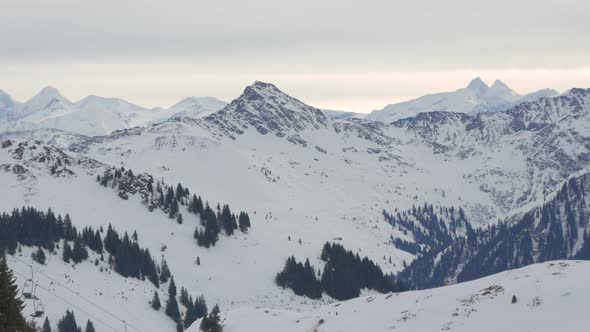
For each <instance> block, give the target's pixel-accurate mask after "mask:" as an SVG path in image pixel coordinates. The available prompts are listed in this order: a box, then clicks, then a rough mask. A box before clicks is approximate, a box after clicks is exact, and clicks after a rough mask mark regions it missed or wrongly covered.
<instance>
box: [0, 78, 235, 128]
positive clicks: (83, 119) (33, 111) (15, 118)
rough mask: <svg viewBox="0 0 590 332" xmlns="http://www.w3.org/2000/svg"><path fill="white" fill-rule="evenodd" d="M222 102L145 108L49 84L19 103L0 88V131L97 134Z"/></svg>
mask: <svg viewBox="0 0 590 332" xmlns="http://www.w3.org/2000/svg"><path fill="white" fill-rule="evenodd" d="M225 105H226V103H225V102H223V101H221V100H219V99H216V98H214V97H188V98H185V99H183V100H182V101H180V102H179V103H177V104H175V105H174V106H172V107H170V108H168V109H166V108H161V107H157V108H152V109H148V108H144V107H141V106H139V105H136V104H133V103H130V102H128V101H126V100H123V99H120V98H105V97H99V96H95V95H90V96H87V97H85V98H83V99H81V100H79V101H76V102H72V101H70V100H69V99H67V98H66V97H64V96H63V95H61V94H60V92H59V91H58V90H57V89H56V88H54V87H51V86H48V87H45V88H43V89H42V90H41V91H40V92H39V93H38V94H36V95H35V96H33V97H32V98H30V99H29V100H27V101H26V102H24V103H19V102H17V101H15V100H14V99H13V98H12V97H11V96H10V95H8V94H7V93H5V92H3V91H0V131H15V130H30V129H41V128H52V129H60V130H64V131H70V132H75V133H80V134H83V135H88V136H100V135H108V134H110V133H112V132H114V131H116V130H121V129H127V128H132V127H135V126H142V127H143V126H146V125H148V124H150V123H154V122H159V121H165V120H167V119H169V118H172V117H176V116H188V117H201V116H206V115H208V114H211V113H213V112H215V111H217V110H219V109H221V108H223V107H224V106H225Z"/></svg>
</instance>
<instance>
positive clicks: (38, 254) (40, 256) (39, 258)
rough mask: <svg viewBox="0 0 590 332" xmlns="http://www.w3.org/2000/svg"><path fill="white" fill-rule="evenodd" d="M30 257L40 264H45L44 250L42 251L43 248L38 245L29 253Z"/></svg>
mask: <svg viewBox="0 0 590 332" xmlns="http://www.w3.org/2000/svg"><path fill="white" fill-rule="evenodd" d="M31 258H33V260H34V261H35V262H37V263H39V264H41V265H44V264H45V260H46V258H45V252H44V251H43V249H41V247H38V248H37V250H36V251H35V252H34V253H32V254H31Z"/></svg>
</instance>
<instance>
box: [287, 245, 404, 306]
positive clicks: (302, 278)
mask: <svg viewBox="0 0 590 332" xmlns="http://www.w3.org/2000/svg"><path fill="white" fill-rule="evenodd" d="M321 259H322V260H323V261H324V262H326V264H325V266H324V270H323V272H322V274H321V277H320V278H318V277H316V272H315V270H314V268H313V267H312V266H311V265H310V264H309V260H306V261H305V263H304V264H302V263H298V262H297V261H296V260H295V257H289V258H287V261H286V262H285V267H284V268H283V270H282V271H281V272H279V273H278V274H277V276H276V278H275V281H276V283H277V284H278V285H279V286H281V287H286V288H290V289H292V290H293V292H294V293H295V294H297V295H305V296H307V297H310V298H320V297H321V296H322V292H326V293H327V294H328V295H330V296H331V297H333V298H335V299H338V300H348V299H351V298H355V297H358V296H359V295H360V290H361V289H363V288H368V289H373V290H376V291H379V292H382V293H385V292H401V291H404V290H405V287H404V286H403V285H402V284H401V283H400V282H398V281H396V280H395V278H394V277H393V276H392V275H388V274H384V273H383V271H382V270H381V268H380V267H379V266H378V265H377V264H375V263H374V262H373V261H372V260H370V259H368V258H367V257H364V258H362V259H361V258H360V257H359V255H358V254H354V253H353V252H352V251H347V250H346V249H344V247H343V246H342V245H340V244H335V243H334V244H332V243H329V242H327V243H326V244H325V245H324V247H323V249H322V254H321Z"/></svg>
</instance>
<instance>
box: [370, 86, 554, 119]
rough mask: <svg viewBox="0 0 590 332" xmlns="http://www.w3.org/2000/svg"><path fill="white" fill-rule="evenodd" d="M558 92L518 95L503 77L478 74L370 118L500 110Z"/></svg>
mask: <svg viewBox="0 0 590 332" xmlns="http://www.w3.org/2000/svg"><path fill="white" fill-rule="evenodd" d="M557 95H558V92H557V91H555V90H552V89H543V90H539V91H535V92H532V93H529V94H526V95H519V94H518V93H516V92H514V90H512V89H511V88H510V87H508V86H507V85H506V84H505V83H504V82H502V81H500V80H496V81H495V82H494V84H492V86H488V85H487V84H486V83H485V82H484V81H482V80H481V78H479V77H477V78H475V79H474V80H472V81H471V82H470V83H469V85H467V87H465V88H462V89H459V90H457V91H453V92H443V93H435V94H429V95H425V96H422V97H420V98H417V99H413V100H410V101H406V102H402V103H397V104H391V105H387V106H385V108H383V109H381V110H376V111H373V112H371V113H370V114H369V115H368V118H369V119H371V120H375V121H383V122H386V123H390V122H393V121H395V120H398V119H403V118H408V117H412V116H415V115H417V114H418V113H422V112H433V111H442V112H457V113H466V114H477V113H481V112H497V111H503V110H506V109H507V108H509V107H510V106H514V105H516V104H518V103H521V102H526V101H534V100H537V99H539V98H542V97H555V96H557Z"/></svg>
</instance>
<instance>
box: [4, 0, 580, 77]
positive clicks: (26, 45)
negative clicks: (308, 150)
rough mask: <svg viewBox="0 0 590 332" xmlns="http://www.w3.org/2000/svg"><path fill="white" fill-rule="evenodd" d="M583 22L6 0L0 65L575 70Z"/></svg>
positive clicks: (503, 5)
mask: <svg viewBox="0 0 590 332" xmlns="http://www.w3.org/2000/svg"><path fill="white" fill-rule="evenodd" d="M588 12H590V2H588V1H586V0H565V1H563V0H562V1H554V0H544V1H539V0H537V1H534V0H521V1H514V0H513V1H506V0H500V1H488V2H479V1H466V0H450V1H412V2H409V1H391V0H390V1H343V0H341V1H334V0H324V1H317V0H316V1H311V0H300V1H291V2H289V3H286V2H284V1H276V0H275V1H269V0H251V1H165V2H164V1H151V0H144V1H137V0H133V1H117V0H102V1H92V2H90V1H75V0H53V1H44V0H37V1H4V3H3V5H2V11H0V22H2V25H3V32H2V33H1V34H0V45H3V46H2V51H1V52H0V61H17V60H23V59H24V60H25V61H27V60H29V61H48V60H50V61H53V60H76V59H99V60H100V59H117V58H143V59H154V58H155V59H157V58H160V57H179V58H185V59H186V58H189V59H190V58H192V59H195V61H197V60H198V59H200V58H204V57H224V58H227V59H229V60H236V59H240V58H242V57H243V58H248V57H254V58H257V59H269V60H270V59H274V60H275V61H276V60H277V57H278V58H279V59H284V61H285V62H288V63H295V64H296V63H297V61H299V62H304V63H305V62H308V63H324V62H333V63H336V65H335V66H336V67H338V66H340V63H342V65H346V64H348V65H349V66H350V65H352V66H354V65H355V64H356V65H357V66H360V67H362V66H363V65H364V64H368V63H371V64H373V65H375V66H384V67H389V68H391V67H407V66H416V67H421V66H426V67H431V68H437V67H449V66H463V67H465V66H488V67H493V66H580V65H587V64H588V61H587V59H588V58H589V57H590V44H589V43H586V42H585V38H586V37H587V36H586V35H585V34H586V33H587V31H590V20H588V19H587V13H588Z"/></svg>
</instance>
